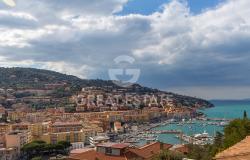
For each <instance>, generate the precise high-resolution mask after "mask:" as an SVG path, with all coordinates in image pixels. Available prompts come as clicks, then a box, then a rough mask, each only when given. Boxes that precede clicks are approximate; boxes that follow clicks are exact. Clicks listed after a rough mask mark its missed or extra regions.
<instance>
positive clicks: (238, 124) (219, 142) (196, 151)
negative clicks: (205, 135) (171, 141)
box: [188, 111, 250, 160]
mask: <svg viewBox="0 0 250 160" xmlns="http://www.w3.org/2000/svg"><path fill="white" fill-rule="evenodd" d="M248 135H250V120H249V119H248V117H247V113H246V111H244V116H243V118H242V119H235V120H233V121H231V122H230V123H229V125H227V126H226V127H225V128H224V135H223V134H222V133H220V132H217V133H216V136H215V140H214V144H213V145H206V146H197V145H189V149H190V153H189V155H188V157H189V158H193V159H199V160H211V159H212V158H213V157H214V156H215V155H216V154H217V153H219V152H221V151H223V150H225V149H227V148H229V147H231V146H233V145H235V144H236V143H238V142H240V141H241V140H243V139H244V138H245V137H246V136H248Z"/></svg>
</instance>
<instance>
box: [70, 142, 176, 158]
mask: <svg viewBox="0 0 250 160" xmlns="http://www.w3.org/2000/svg"><path fill="white" fill-rule="evenodd" d="M110 144H112V143H110ZM127 145H128V144H113V146H114V147H117V148H118V147H119V148H120V149H123V148H124V147H125V148H126V147H127ZM113 146H112V147H113ZM171 147H172V145H171V144H161V143H160V142H154V143H151V144H148V145H146V146H143V147H141V148H128V150H126V152H125V153H124V154H122V155H121V156H111V155H106V154H104V153H99V152H96V151H95V150H94V149H93V150H88V151H86V152H84V153H79V154H71V155H70V157H69V160H96V159H99V160H128V159H135V158H140V159H146V160H147V159H151V158H152V157H153V156H154V155H156V154H158V153H159V152H160V151H161V150H163V149H169V148H171Z"/></svg>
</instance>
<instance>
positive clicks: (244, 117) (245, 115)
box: [243, 110, 247, 119]
mask: <svg viewBox="0 0 250 160" xmlns="http://www.w3.org/2000/svg"><path fill="white" fill-rule="evenodd" d="M243 119H247V111H246V110H245V111H244V115H243Z"/></svg>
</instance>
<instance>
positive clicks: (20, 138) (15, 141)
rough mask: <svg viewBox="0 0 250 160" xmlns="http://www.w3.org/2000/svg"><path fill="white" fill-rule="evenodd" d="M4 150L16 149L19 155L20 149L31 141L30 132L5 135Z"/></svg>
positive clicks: (13, 132)
mask: <svg viewBox="0 0 250 160" xmlns="http://www.w3.org/2000/svg"><path fill="white" fill-rule="evenodd" d="M5 140H6V148H17V150H18V152H19V153H20V150H21V148H22V147H23V146H24V145H25V144H27V143H30V142H31V141H32V138H31V133H30V131H12V132H9V133H7V134H5Z"/></svg>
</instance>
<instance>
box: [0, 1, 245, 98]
mask: <svg viewBox="0 0 250 160" xmlns="http://www.w3.org/2000/svg"><path fill="white" fill-rule="evenodd" d="M15 2H16V6H15V7H10V6H7V5H5V4H4V3H3V2H2V0H1V1H0V66H2V67H33V68H41V69H49V70H54V71H58V72H62V73H66V74H71V75H76V76H78V77H80V78H87V79H96V78H99V79H110V77H109V74H108V70H109V69H111V68H117V67H121V66H118V64H117V63H115V61H114V59H115V58H116V57H119V56H121V55H126V56H130V57H132V58H133V59H134V61H133V64H127V65H126V68H136V69H140V76H139V79H138V81H137V83H140V84H142V85H145V86H148V87H152V88H158V89H161V90H166V91H173V92H176V93H180V94H184V95H190V96H196V97H201V98H205V99H244V98H250V63H249V60H250V16H249V15H250V9H249V8H250V1H249V0H91V1H89V0H72V1H68V0H53V1H52V0H43V1H41V0H16V1H15Z"/></svg>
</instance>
